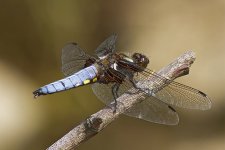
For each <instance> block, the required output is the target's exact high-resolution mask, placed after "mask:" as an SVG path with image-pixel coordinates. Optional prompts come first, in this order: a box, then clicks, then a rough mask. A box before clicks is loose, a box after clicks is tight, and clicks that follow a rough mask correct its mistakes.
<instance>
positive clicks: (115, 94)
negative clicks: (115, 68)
mask: <svg viewBox="0 0 225 150" xmlns="http://www.w3.org/2000/svg"><path fill="white" fill-rule="evenodd" d="M119 87H120V84H119V83H115V84H114V85H113V86H112V95H113V98H114V107H113V113H115V112H116V106H117V100H116V99H117V98H118V97H119V96H118V90H119Z"/></svg>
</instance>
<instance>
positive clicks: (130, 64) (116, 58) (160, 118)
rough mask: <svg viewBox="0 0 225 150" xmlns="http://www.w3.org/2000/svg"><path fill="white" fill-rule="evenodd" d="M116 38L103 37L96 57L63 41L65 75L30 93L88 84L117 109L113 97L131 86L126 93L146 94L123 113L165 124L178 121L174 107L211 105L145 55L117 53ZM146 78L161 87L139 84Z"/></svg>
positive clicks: (55, 90)
mask: <svg viewBox="0 0 225 150" xmlns="http://www.w3.org/2000/svg"><path fill="white" fill-rule="evenodd" d="M116 40H117V35H116V34H112V35H111V36H109V37H108V38H106V39H105V40H104V41H103V42H102V43H101V44H100V45H99V46H98V47H97V49H96V50H95V54H96V55H95V56H91V55H89V54H87V53H86V52H85V51H84V50H83V49H81V48H80V47H79V46H78V44H77V43H68V44H66V45H65V46H64V47H63V49H62V56H61V59H62V72H63V74H64V75H65V78H63V79H61V80H58V81H55V82H52V83H50V84H47V85H45V86H43V87H40V88H39V89H37V90H36V91H34V92H33V94H34V97H35V98H36V97H38V96H41V95H47V94H53V93H57V92H61V91H65V90H69V89H72V88H76V87H80V86H83V85H88V84H91V86H92V90H93V92H94V94H95V95H96V96H97V98H98V99H100V100H101V101H102V102H103V103H105V104H106V105H108V106H109V105H110V104H111V103H113V104H114V107H113V108H112V109H114V111H116V105H117V101H116V99H117V98H118V97H119V96H121V95H122V94H124V93H126V92H128V91H129V89H131V88H134V89H135V91H134V92H132V93H129V94H135V93H136V92H140V91H141V92H144V93H145V94H146V95H147V96H146V97H145V99H144V100H143V101H142V102H141V103H138V104H137V105H136V106H134V107H132V108H130V109H128V110H127V111H125V112H124V114H125V115H128V116H131V117H136V118H139V119H143V120H146V121H149V122H154V123H159V124H166V125H176V124H178V122H179V117H178V114H177V112H176V111H175V109H174V108H173V107H174V106H175V107H181V108H189V109H200V110H207V109H210V108H211V100H210V98H209V97H208V96H207V95H206V94H205V93H203V92H201V91H199V90H197V89H194V88H192V87H189V86H187V85H184V84H181V83H178V82H175V81H173V80H171V79H168V78H165V77H163V76H161V75H159V74H157V73H156V72H154V71H152V70H151V69H149V68H148V65H149V62H150V61H149V58H148V57H147V56H145V55H144V54H141V53H133V54H132V55H126V54H124V53H117V52H116ZM148 77H154V79H155V80H154V81H155V82H158V81H160V82H163V86H160V89H159V88H158V87H157V86H156V87H154V88H153V87H152V86H151V85H149V86H148V85H147V86H145V87H140V86H138V84H137V83H138V82H140V81H142V82H144V81H145V80H146V79H147V78H148ZM156 85H157V83H156ZM162 87H163V88H162ZM157 88H158V89H157ZM154 89H157V90H154Z"/></svg>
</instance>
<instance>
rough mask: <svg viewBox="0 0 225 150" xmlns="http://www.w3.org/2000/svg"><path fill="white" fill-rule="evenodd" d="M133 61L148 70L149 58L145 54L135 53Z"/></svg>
mask: <svg viewBox="0 0 225 150" xmlns="http://www.w3.org/2000/svg"><path fill="white" fill-rule="evenodd" d="M132 59H133V60H134V62H135V63H136V64H137V65H139V66H140V67H142V68H146V67H147V65H148V64H149V59H148V57H146V56H145V55H143V54H140V53H134V54H133V55H132Z"/></svg>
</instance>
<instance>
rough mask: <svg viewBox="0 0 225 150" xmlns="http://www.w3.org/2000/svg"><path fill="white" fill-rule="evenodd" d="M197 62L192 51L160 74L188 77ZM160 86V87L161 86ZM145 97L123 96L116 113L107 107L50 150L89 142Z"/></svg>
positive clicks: (138, 94) (147, 82)
mask: <svg viewBox="0 0 225 150" xmlns="http://www.w3.org/2000/svg"><path fill="white" fill-rule="evenodd" d="M194 60H195V54H194V52H192V51H188V52H186V53H184V54H183V55H181V56H180V57H178V58H177V59H176V60H174V61H173V62H172V63H171V64H169V65H168V66H166V67H164V68H162V69H161V70H160V71H159V72H158V74H160V75H162V76H164V77H166V78H170V79H172V80H174V79H175V78H177V77H180V76H183V75H186V74H188V73H189V67H190V66H191V64H192V63H193V62H194ZM145 84H153V87H154V81H153V79H151V78H150V79H149V80H147V81H146V82H145ZM157 84H158V85H157V86H158V87H159V86H162V85H163V83H157ZM159 84H160V85H159ZM144 96H145V94H144V93H142V92H139V93H137V94H132V95H130V94H123V95H122V96H120V97H119V98H118V99H117V101H118V105H117V107H118V108H117V109H116V113H113V110H112V109H111V107H109V106H106V107H105V108H103V109H102V110H100V111H98V112H97V113H95V114H93V115H91V116H90V117H89V118H87V119H86V120H85V121H83V122H81V123H80V124H79V125H78V126H76V127H75V128H74V129H73V130H71V131H70V132H69V133H67V134H66V135H64V136H63V137H62V138H61V139H59V140H58V141H57V142H55V143H54V144H53V145H52V146H50V147H49V148H48V150H59V149H60V150H62V149H63V150H64V149H65V150H69V149H75V148H76V147H77V146H78V145H79V144H80V143H82V142H84V141H86V140H88V139H89V138H91V137H92V136H94V135H96V134H97V133H99V132H100V131H101V130H102V129H104V128H105V127H106V126H107V125H108V124H110V123H111V122H112V121H113V120H114V119H116V118H117V117H118V116H119V115H120V114H122V113H123V112H124V111H126V110H127V109H129V108H131V107H133V106H134V105H136V104H137V103H140V102H141V101H142V100H143V97H144Z"/></svg>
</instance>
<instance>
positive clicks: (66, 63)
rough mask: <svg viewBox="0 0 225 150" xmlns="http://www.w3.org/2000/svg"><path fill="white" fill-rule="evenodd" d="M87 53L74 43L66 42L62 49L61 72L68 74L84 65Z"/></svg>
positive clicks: (87, 56)
mask: <svg viewBox="0 0 225 150" xmlns="http://www.w3.org/2000/svg"><path fill="white" fill-rule="evenodd" d="M89 58H90V56H89V55H87V54H86V53H85V52H84V51H83V50H82V49H81V48H80V47H79V46H78V45H77V44H76V43H68V44H66V45H65V46H64V47H63V49H62V57H61V59H62V72H63V74H64V75H65V76H69V75H71V74H73V73H75V72H77V71H79V70H80V69H82V68H83V67H84V64H85V63H86V60H87V59H89Z"/></svg>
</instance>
